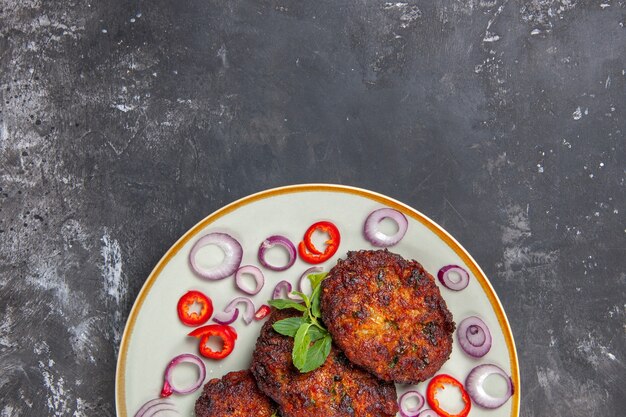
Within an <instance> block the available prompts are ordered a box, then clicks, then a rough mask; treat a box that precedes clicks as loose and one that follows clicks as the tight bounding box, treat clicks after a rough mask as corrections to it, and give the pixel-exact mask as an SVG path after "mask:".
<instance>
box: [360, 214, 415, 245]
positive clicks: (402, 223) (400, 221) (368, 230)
mask: <svg viewBox="0 0 626 417" xmlns="http://www.w3.org/2000/svg"><path fill="white" fill-rule="evenodd" d="M383 219H391V220H393V221H394V222H395V223H396V224H397V225H398V231H397V232H396V233H394V234H393V235H391V236H390V235H386V234H384V233H383V232H381V231H380V230H378V226H379V225H380V222H381V221H383ZM408 227H409V221H408V220H407V219H406V216H405V215H404V214H402V213H400V212H399V211H398V210H394V209H392V208H388V207H385V208H381V209H378V210H374V211H373V212H371V213H370V215H369V216H367V219H366V220H365V225H364V226H363V234H364V235H365V238H366V239H367V240H368V241H369V242H370V243H371V244H372V245H374V246H379V247H383V248H384V247H387V246H393V245H395V244H396V243H398V242H399V241H400V240H402V238H403V237H404V235H405V233H406V231H407V229H408Z"/></svg>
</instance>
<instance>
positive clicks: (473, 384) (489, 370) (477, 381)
mask: <svg viewBox="0 0 626 417" xmlns="http://www.w3.org/2000/svg"><path fill="white" fill-rule="evenodd" d="M493 374H497V375H500V376H502V377H503V378H504V379H505V381H506V382H507V390H506V393H505V394H504V396H503V397H500V398H497V397H492V396H491V395H489V394H487V391H485V388H484V387H483V384H484V383H485V380H486V379H487V377H488V376H490V375H493ZM465 389H466V390H467V393H468V394H469V396H470V397H471V398H472V401H474V402H475V403H476V404H477V405H479V406H481V407H483V408H488V409H494V408H498V407H500V406H502V404H504V403H505V402H507V400H508V399H509V398H511V396H512V395H513V392H514V391H515V388H514V387H513V381H512V380H511V377H510V376H508V375H507V374H506V372H504V370H503V369H502V368H500V367H499V366H497V365H493V364H485V365H478V366H477V367H475V368H474V369H472V370H471V371H470V373H469V375H468V376H467V379H466V380H465Z"/></svg>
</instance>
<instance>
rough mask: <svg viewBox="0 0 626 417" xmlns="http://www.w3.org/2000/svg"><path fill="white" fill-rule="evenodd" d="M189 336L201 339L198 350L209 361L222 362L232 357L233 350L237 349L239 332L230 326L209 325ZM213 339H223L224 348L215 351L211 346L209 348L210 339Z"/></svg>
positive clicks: (199, 328)
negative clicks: (221, 360) (229, 356)
mask: <svg viewBox="0 0 626 417" xmlns="http://www.w3.org/2000/svg"><path fill="white" fill-rule="evenodd" d="M188 336H191V337H196V338H198V339H200V346H199V347H198V350H199V351H200V354H201V355H202V356H204V357H205V358H209V359H215V360H220V359H224V358H225V357H226V356H228V355H230V354H231V353H232V351H233V349H235V341H236V340H237V331H236V330H235V329H234V328H232V327H231V326H228V325H223V324H208V325H206V326H202V327H198V328H197V329H195V330H194V331H193V332H191V333H189V334H188ZM212 337H214V338H218V339H221V341H222V346H221V348H220V350H213V349H212V348H211V346H209V339H210V338H212Z"/></svg>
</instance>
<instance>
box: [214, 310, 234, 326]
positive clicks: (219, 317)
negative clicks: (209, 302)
mask: <svg viewBox="0 0 626 417" xmlns="http://www.w3.org/2000/svg"><path fill="white" fill-rule="evenodd" d="M237 317H239V309H238V308H234V309H232V310H231V311H229V312H228V313H227V312H225V311H221V312H219V313H217V314H216V315H214V316H213V321H214V322H216V323H218V324H230V323H232V322H234V321H235V320H237Z"/></svg>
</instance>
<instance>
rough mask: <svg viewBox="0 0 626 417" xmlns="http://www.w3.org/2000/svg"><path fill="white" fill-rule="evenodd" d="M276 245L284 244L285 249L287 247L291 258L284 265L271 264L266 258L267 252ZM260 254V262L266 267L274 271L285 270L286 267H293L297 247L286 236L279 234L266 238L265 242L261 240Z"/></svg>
mask: <svg viewBox="0 0 626 417" xmlns="http://www.w3.org/2000/svg"><path fill="white" fill-rule="evenodd" d="M276 245H279V246H282V247H284V248H285V249H287V253H288V255H289V260H288V261H287V264H285V265H283V266H275V265H271V264H270V263H268V262H267V261H266V260H265V252H266V251H267V250H269V249H271V248H273V247H274V246H276ZM258 255H259V262H260V263H261V265H263V266H264V267H266V268H268V269H271V270H272V271H284V270H286V269H289V268H291V266H292V265H293V264H294V263H295V262H296V247H295V246H294V245H293V243H291V241H290V240H289V239H287V238H286V237H285V236H279V235H275V236H270V237H268V238H267V239H265V240H264V241H263V242H261V245H260V246H259V254H258Z"/></svg>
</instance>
